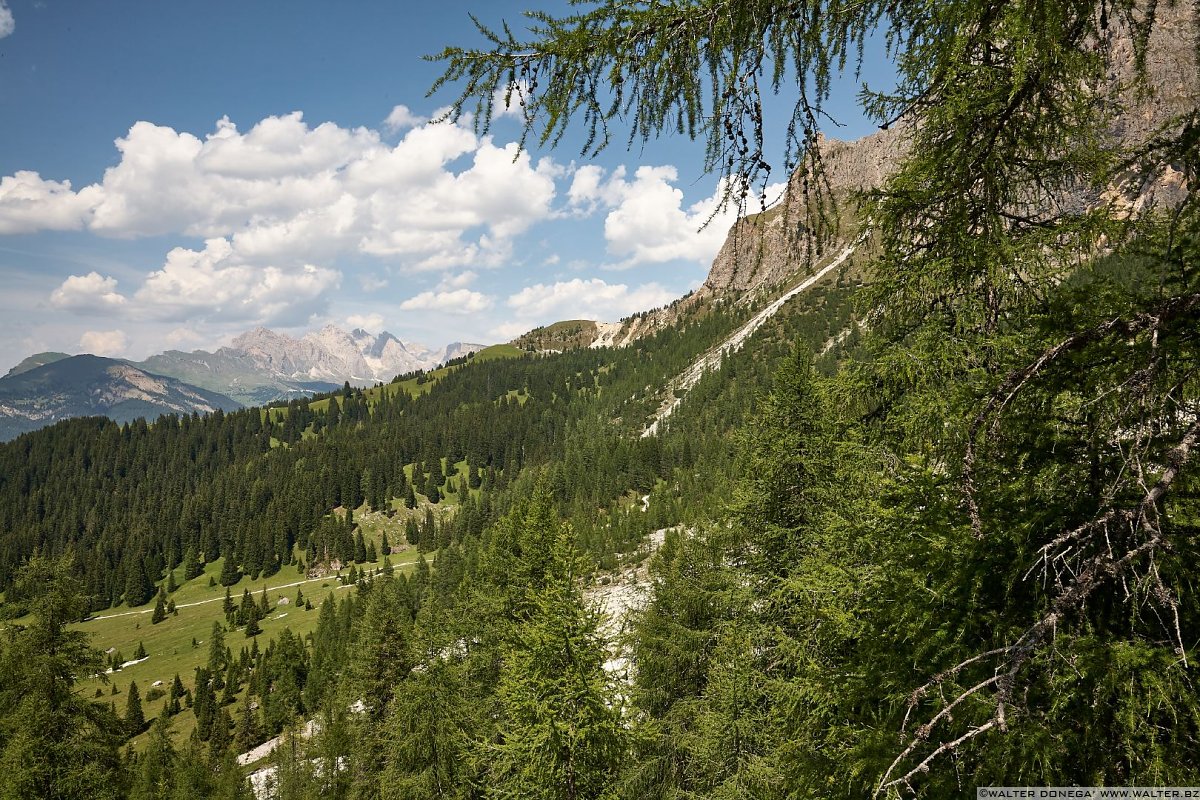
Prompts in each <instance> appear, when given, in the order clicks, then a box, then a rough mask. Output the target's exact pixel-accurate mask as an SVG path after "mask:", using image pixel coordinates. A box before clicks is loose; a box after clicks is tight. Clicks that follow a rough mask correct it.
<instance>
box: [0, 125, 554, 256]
mask: <svg viewBox="0 0 1200 800" xmlns="http://www.w3.org/2000/svg"><path fill="white" fill-rule="evenodd" d="M392 117H395V119H393V122H396V121H397V120H400V119H401V118H402V117H403V114H402V113H400V112H398V111H397V110H395V109H394V110H393V115H392ZM389 118H391V117H389ZM408 121H409V122H412V123H417V122H421V121H420V120H419V119H418V118H416V117H413V116H411V114H410V116H409V118H408ZM468 126H469V121H467V120H463V121H461V124H452V123H433V122H422V124H418V125H416V126H415V127H411V128H409V129H408V130H407V131H406V132H405V134H404V136H403V137H402V138H401V139H400V141H399V142H397V143H395V144H394V145H391V144H387V143H385V142H384V141H383V140H382V139H381V137H380V135H379V133H378V132H376V131H372V130H368V129H366V128H353V129H349V128H341V127H339V126H337V125H335V124H333V123H329V122H326V123H323V124H320V125H317V126H315V127H310V126H309V125H308V124H307V123H306V122H305V121H304V118H303V116H302V115H301V114H300V113H299V112H296V113H292V114H287V115H284V116H279V117H266V118H265V119H263V120H261V121H260V122H258V123H257V124H256V125H254V126H253V127H252V128H250V130H248V131H246V132H242V131H239V130H238V128H237V126H236V125H235V124H234V123H233V122H231V121H230V120H229V119H227V118H222V119H220V120H218V121H217V123H216V126H215V130H214V131H213V132H212V133H209V134H208V135H206V136H204V138H203V139H201V138H200V137H198V136H196V135H193V134H191V133H189V132H186V131H176V130H175V129H173V128H170V127H166V126H162V125H155V124H153V123H150V122H145V121H141V122H137V123H135V124H134V125H133V126H132V127H130V129H129V132H128V133H127V134H126V135H125V136H123V137H121V138H119V139H117V140H116V142H115V144H116V147H117V150H118V152H119V154H120V159H119V161H118V163H117V164H116V165H115V166H112V167H110V168H109V169H107V170H106V171H105V173H104V177H103V179H102V180H101V181H100V182H99V183H97V184H93V185H91V186H87V187H84V188H83V189H81V190H79V191H77V192H76V191H73V190H72V187H71V184H70V183H69V182H68V181H61V182H58V181H52V180H46V179H43V178H42V177H41V176H40V175H39V174H38V173H36V172H29V171H22V172H18V173H15V174H14V175H11V176H5V177H3V178H0V234H3V233H28V232H33V231H37V230H47V229H54V230H59V229H78V228H86V229H88V230H90V231H91V232H93V233H97V234H100V235H103V236H110V237H119V238H131V237H142V236H156V235H168V234H176V235H179V234H182V235H186V236H196V237H202V238H206V239H212V238H218V237H219V238H225V239H228V240H229V241H230V243H231V244H232V246H233V248H234V251H235V253H236V255H237V258H238V259H240V260H241V261H242V262H245V263H246V264H257V265H260V266H263V265H269V264H270V265H284V266H290V267H297V266H299V265H301V264H303V263H306V262H313V261H316V262H318V263H320V262H324V263H327V264H328V263H332V262H333V261H334V259H337V258H340V257H345V256H352V255H361V254H367V255H374V256H380V257H388V258H389V259H390V260H392V261H393V262H394V263H395V265H396V266H397V267H398V268H400V269H402V270H408V271H416V270H431V269H449V268H456V267H462V266H466V265H473V264H479V265H481V266H496V265H500V264H502V263H503V262H504V261H505V260H506V259H507V258H508V257H509V255H510V254H511V252H512V241H513V239H514V237H516V236H518V235H520V234H521V233H523V232H524V231H525V230H527V229H528V228H529V227H530V226H532V225H534V224H536V223H537V222H539V221H541V220H544V219H548V218H551V217H552V216H553V214H554V212H553V209H552V207H551V206H552V203H553V200H554V198H555V194H556V186H555V181H556V180H557V179H558V178H559V177H561V175H562V174H563V172H562V169H561V168H560V167H558V166H556V165H555V164H554V162H553V161H552V160H551V159H549V158H546V159H542V160H540V161H537V162H536V163H535V162H534V161H533V160H532V159H531V158H530V157H529V155H528V154H527V153H521V154H520V155H519V156H518V152H517V146H516V145H515V144H509V145H506V146H498V145H496V144H494V143H493V142H492V140H491V139H490V138H487V137H484V138H480V137H477V136H476V135H475V134H474V132H473V131H472V130H471V129H470V127H468Z"/></svg>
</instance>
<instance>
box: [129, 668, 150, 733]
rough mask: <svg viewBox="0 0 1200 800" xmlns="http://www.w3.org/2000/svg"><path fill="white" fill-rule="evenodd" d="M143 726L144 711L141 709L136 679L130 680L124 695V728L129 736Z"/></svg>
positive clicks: (140, 696)
mask: <svg viewBox="0 0 1200 800" xmlns="http://www.w3.org/2000/svg"><path fill="white" fill-rule="evenodd" d="M145 727H146V712H145V711H143V710H142V695H141V693H140V692H139V691H138V685H137V681H130V682H129V691H128V692H127V693H126V697H125V729H126V730H127V731H129V735H130V736H136V735H137V734H139V733H141V732H142V730H143V729H144V728H145Z"/></svg>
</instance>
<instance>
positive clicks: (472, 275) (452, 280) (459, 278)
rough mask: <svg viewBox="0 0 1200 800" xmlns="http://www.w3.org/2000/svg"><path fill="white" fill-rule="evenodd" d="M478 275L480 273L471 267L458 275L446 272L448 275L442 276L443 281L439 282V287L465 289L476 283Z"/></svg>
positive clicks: (443, 288) (442, 288)
mask: <svg viewBox="0 0 1200 800" xmlns="http://www.w3.org/2000/svg"><path fill="white" fill-rule="evenodd" d="M478 277H479V274H478V273H476V272H475V271H474V270H469V269H468V270H466V271H464V272H460V273H458V274H457V275H454V274H452V273H446V275H445V276H443V277H442V279H441V281H439V282H438V285H437V288H438V290H440V291H444V290H446V289H463V288H466V287H467V286H470V285H471V284H472V283H474V282H475V279H476V278H478Z"/></svg>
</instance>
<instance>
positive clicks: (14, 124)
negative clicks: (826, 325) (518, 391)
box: [0, 0, 888, 371]
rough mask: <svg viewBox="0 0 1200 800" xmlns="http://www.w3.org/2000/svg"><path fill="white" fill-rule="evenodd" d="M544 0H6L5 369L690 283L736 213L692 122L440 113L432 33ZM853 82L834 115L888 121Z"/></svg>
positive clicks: (621, 305) (513, 315) (1, 284)
mask: <svg viewBox="0 0 1200 800" xmlns="http://www.w3.org/2000/svg"><path fill="white" fill-rule="evenodd" d="M529 7H536V8H541V9H546V10H550V11H561V10H563V9H565V8H566V4H565V3H564V2H558V1H557V0H544V1H540V2H539V0H521V1H520V2H507V1H504V2H498V1H496V0H491V1H490V2H483V0H441V2H434V3H421V4H415V3H407V2H397V1H396V0H390V1H389V2H355V3H352V4H349V3H348V4H338V3H330V2H309V1H308V0H290V1H289V2H267V1H266V0H259V1H256V2H249V3H247V2H244V0H243V1H242V2H224V1H216V2H208V3H205V4H202V5H200V4H193V3H186V4H185V3H174V2H162V0H136V1H133V0H110V1H109V2H103V3H99V2H81V1H80V0H0V108H2V109H3V111H2V113H3V115H4V119H5V120H6V121H7V122H6V124H4V125H2V126H0V290H2V291H0V371H3V370H6V369H7V368H8V367H10V366H12V365H13V364H15V363H16V362H18V361H19V360H20V359H21V358H23V357H24V356H26V355H28V354H30V353H33V352H37V351H40V350H63V351H66V352H72V353H73V352H96V353H100V354H103V355H111V356H120V357H130V358H143V357H145V356H147V355H149V354H151V353H154V352H158V351H161V350H163V349H167V348H178V349H185V350H191V349H195V348H204V349H213V348H215V347H217V346H219V345H221V344H223V343H226V342H228V341H229V339H231V338H232V337H234V336H236V335H237V334H238V333H240V332H242V331H244V330H247V329H249V328H251V327H254V326H255V325H267V326H268V327H272V328H274V329H276V330H283V331H287V332H291V333H295V334H298V333H302V332H304V331H306V330H312V329H315V328H318V327H320V326H322V325H325V324H329V323H333V324H337V325H340V326H343V327H353V326H361V327H365V328H367V329H368V330H371V331H374V332H378V331H380V330H384V329H386V330H389V331H391V332H392V333H394V334H396V335H398V336H400V337H401V338H402V339H405V340H409V341H413V340H415V341H419V342H424V343H426V344H429V345H437V344H442V343H445V342H448V341H451V340H466V341H479V342H493V341H501V340H506V339H508V338H511V337H512V336H513V335H515V334H517V333H520V332H522V331H524V330H527V329H529V328H530V327H533V326H535V325H539V324H544V323H548V322H552V321H554V320H556V319H565V318H573V317H590V318H597V319H610V320H615V319H617V318H619V317H621V316H625V315H627V314H629V313H632V312H635V311H639V310H644V309H646V308H650V307H653V306H657V305H661V304H663V303H665V302H668V301H670V300H671V299H673V298H675V297H678V296H679V295H681V294H683V293H685V292H686V291H688V290H689V289H692V288H695V287H696V286H697V285H699V283H700V282H701V281H702V280H703V278H704V276H705V274H706V273H707V270H708V265H709V262H710V261H711V259H712V256H713V255H714V254H715V252H716V249H717V248H718V247H719V246H720V243H721V241H722V240H723V238H724V233H725V230H726V229H727V227H728V224H729V223H730V222H731V221H732V216H731V213H732V212H729V213H727V214H725V215H724V216H722V217H720V218H719V219H718V220H717V222H716V223H715V224H714V225H713V226H710V228H708V229H706V230H704V231H698V230H697V228H698V227H699V226H700V223H702V222H703V220H704V219H705V218H706V217H707V216H708V214H709V213H710V211H711V209H712V207H713V198H714V193H715V192H716V191H717V182H716V179H715V177H714V176H711V175H706V174H704V173H703V171H702V151H701V147H700V145H698V144H695V143H691V142H688V141H687V140H686V139H683V138H681V137H669V138H666V139H663V140H660V141H657V142H653V143H651V144H650V145H648V146H646V147H644V148H642V147H639V148H637V149H635V150H634V151H627V150H625V149H624V147H622V146H617V147H614V148H611V149H610V150H608V151H606V152H605V153H603V154H602V155H601V156H600V157H599V158H598V159H596V160H594V161H584V160H581V159H580V158H579V144H580V140H579V139H577V138H576V139H572V138H570V137H568V140H567V141H566V142H565V144H563V145H562V146H560V147H559V148H558V149H557V150H553V151H549V150H547V151H542V150H538V149H534V150H532V151H531V152H528V153H525V154H522V155H521V156H520V158H517V159H516V160H515V161H514V155H515V154H516V150H515V145H514V144H513V142H514V140H515V138H516V137H517V135H518V133H519V131H518V126H517V125H516V122H515V120H512V119H506V118H501V119H499V120H498V121H497V122H496V124H495V125H494V127H493V131H492V133H491V135H490V136H489V137H487V138H481V137H478V136H476V135H475V134H474V132H473V131H472V130H471V128H470V126H469V125H461V126H454V125H448V124H440V125H433V124H428V123H427V120H428V119H429V118H430V117H431V116H433V115H434V114H435V113H436V111H437V110H438V109H439V108H440V107H442V106H444V105H445V104H446V103H448V102H449V100H450V99H451V97H450V95H449V93H448V92H447V93H442V94H441V95H438V96H434V97H432V98H426V97H425V93H426V90H427V89H428V87H429V86H430V84H431V83H432V82H433V80H434V79H435V78H436V77H437V75H438V73H439V68H438V65H436V64H431V63H428V62H426V61H424V60H422V58H421V56H422V55H423V54H426V53H430V52H434V51H437V50H439V49H440V48H441V47H442V46H444V45H447V44H461V45H474V44H479V43H480V42H479V38H478V36H477V34H476V33H475V31H474V30H473V28H472V26H471V24H470V21H469V19H468V16H467V15H468V12H471V11H474V12H475V13H476V14H477V15H479V16H480V17H481V18H482V19H483V20H484V21H485V22H489V23H498V22H499V21H500V20H501V19H509V20H514V21H519V17H520V12H521V11H522V10H523V9H525V8H529ZM866 72H867V74H868V76H869V77H871V76H878V75H887V74H888V69H887V67H886V65H884V64H883V63H882V59H880V58H879V56H878V55H877V54H868V64H867V70H866ZM872 80H873V82H874V80H875V79H874V78H872ZM854 93H855V88H854V86H853V84H852V83H851V82H849V81H848V82H847V83H846V84H845V85H844V86H843V87H841V88H840V89H839V91H838V92H837V93H836V97H835V99H834V104H833V107H834V108H835V109H836V111H835V113H836V114H837V115H838V116H839V119H840V120H841V121H842V122H844V123H845V124H846V126H845V127H844V128H843V129H841V130H839V131H833V132H831V133H832V134H833V135H836V136H838V137H839V138H855V137H857V136H859V135H862V134H864V133H868V132H870V130H871V129H872V128H871V126H870V124H869V123H867V122H866V121H864V120H863V119H862V118H861V116H859V115H858V114H857V113H855V110H854V109H855V104H854Z"/></svg>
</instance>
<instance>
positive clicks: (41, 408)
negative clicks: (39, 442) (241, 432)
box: [0, 353, 241, 441]
mask: <svg viewBox="0 0 1200 800" xmlns="http://www.w3.org/2000/svg"><path fill="white" fill-rule="evenodd" d="M55 356H62V357H61V358H55ZM240 407H241V404H240V403H238V402H236V401H234V400H231V399H230V398H228V397H226V396H224V395H221V394H218V393H216V392H210V391H208V390H206V389H201V388H198V387H196V386H190V385H188V384H186V383H184V382H183V381H179V380H175V379H174V378H168V377H164V376H161V375H153V374H151V373H149V372H147V371H145V370H143V369H140V368H138V367H137V366H136V365H134V364H130V363H127V362H125V361H117V360H115V359H111V358H101V357H100V356H93V355H87V354H85V355H78V356H66V355H64V354H62V353H39V354H38V355H36V356H31V357H30V358H28V359H26V360H25V361H23V362H21V364H18V365H17V366H16V367H14V368H13V369H12V370H11V371H10V372H9V373H8V374H7V375H5V376H4V377H3V378H0V441H6V440H8V439H12V438H13V437H15V436H18V435H20V434H22V433H24V432H26V431H32V430H36V429H38V428H42V427H45V426H46V425H51V424H53V423H55V422H57V421H59V420H61V419H68V418H70V417H82V416H89V415H103V416H106V417H109V418H111V419H113V420H115V421H117V422H132V421H133V420H135V419H138V418H148V419H153V418H155V417H157V416H159V415H160V414H170V413H175V414H190V413H192V412H199V413H202V414H207V413H211V412H213V411H216V410H217V409H220V410H222V411H232V410H234V409H237V408H240Z"/></svg>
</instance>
